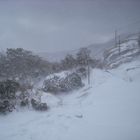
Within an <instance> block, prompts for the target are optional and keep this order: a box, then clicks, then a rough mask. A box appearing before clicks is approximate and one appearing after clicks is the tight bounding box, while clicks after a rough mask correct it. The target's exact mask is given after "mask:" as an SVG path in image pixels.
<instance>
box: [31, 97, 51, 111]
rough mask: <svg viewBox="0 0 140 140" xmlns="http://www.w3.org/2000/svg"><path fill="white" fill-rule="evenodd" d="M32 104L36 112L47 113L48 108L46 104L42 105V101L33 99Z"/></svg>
mask: <svg viewBox="0 0 140 140" xmlns="http://www.w3.org/2000/svg"><path fill="white" fill-rule="evenodd" d="M31 104H32V107H33V108H34V109H35V110H40V111H45V110H47V109H48V106H47V104H46V103H41V102H40V101H37V100H35V99H31Z"/></svg>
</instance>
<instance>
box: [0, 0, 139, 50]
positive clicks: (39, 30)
mask: <svg viewBox="0 0 140 140" xmlns="http://www.w3.org/2000/svg"><path fill="white" fill-rule="evenodd" d="M137 21H138V22H137ZM133 22H137V25H136V24H135V25H134V24H131V23H133ZM128 24H130V25H131V26H130V25H129V26H128ZM139 25H140V0H0V50H5V49H6V48H10V47H15V48H17V47H23V48H25V49H28V50H33V51H35V52H37V51H38V52H53V51H62V50H71V49H77V48H80V47H83V46H87V45H89V44H92V43H103V42H106V41H108V40H110V39H111V38H112V36H113V33H114V30H115V29H118V28H120V27H121V28H120V30H119V31H120V32H125V31H126V30H127V29H130V28H131V29H132V28H136V27H138V26H139ZM139 27H140V26H139ZM139 27H138V28H139ZM139 29H140V28H139Z"/></svg>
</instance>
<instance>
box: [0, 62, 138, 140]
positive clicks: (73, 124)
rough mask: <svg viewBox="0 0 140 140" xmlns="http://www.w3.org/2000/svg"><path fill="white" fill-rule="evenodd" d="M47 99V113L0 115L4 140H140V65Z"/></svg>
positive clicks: (95, 75)
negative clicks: (48, 107)
mask: <svg viewBox="0 0 140 140" xmlns="http://www.w3.org/2000/svg"><path fill="white" fill-rule="evenodd" d="M85 82H86V81H85ZM42 98H43V100H44V101H46V100H47V102H48V105H49V106H50V109H49V110H48V111H47V112H37V111H33V110H26V109H25V110H22V111H21V110H20V111H16V112H13V113H10V114H9V115H6V116H2V115H1V116H0V140H140V61H134V62H131V63H127V64H123V65H121V66H120V67H119V68H117V69H114V70H110V71H105V70H98V69H94V70H93V71H92V74H91V85H90V86H88V85H86V86H85V87H84V88H82V89H79V90H78V91H73V92H72V93H69V94H67V95H65V96H64V95H62V94H61V95H60V96H53V95H50V94H47V95H44V96H43V97H42Z"/></svg>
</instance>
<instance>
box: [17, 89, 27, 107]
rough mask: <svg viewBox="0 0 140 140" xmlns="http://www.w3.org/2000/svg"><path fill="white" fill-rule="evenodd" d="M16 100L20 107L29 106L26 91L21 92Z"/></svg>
mask: <svg viewBox="0 0 140 140" xmlns="http://www.w3.org/2000/svg"><path fill="white" fill-rule="evenodd" d="M18 99H19V102H20V106H27V105H29V104H30V93H29V92H28V91H25V92H21V93H20V94H19V97H18Z"/></svg>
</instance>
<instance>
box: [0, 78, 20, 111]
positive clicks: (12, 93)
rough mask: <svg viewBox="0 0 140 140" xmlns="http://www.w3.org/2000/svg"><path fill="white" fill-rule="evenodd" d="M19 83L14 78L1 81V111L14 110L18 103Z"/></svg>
mask: <svg viewBox="0 0 140 140" xmlns="http://www.w3.org/2000/svg"><path fill="white" fill-rule="evenodd" d="M18 88H19V84H18V83H17V82H15V81H12V80H7V81H1V82H0V112H7V111H12V110H13V109H14V107H15V103H16V91H17V90H18Z"/></svg>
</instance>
